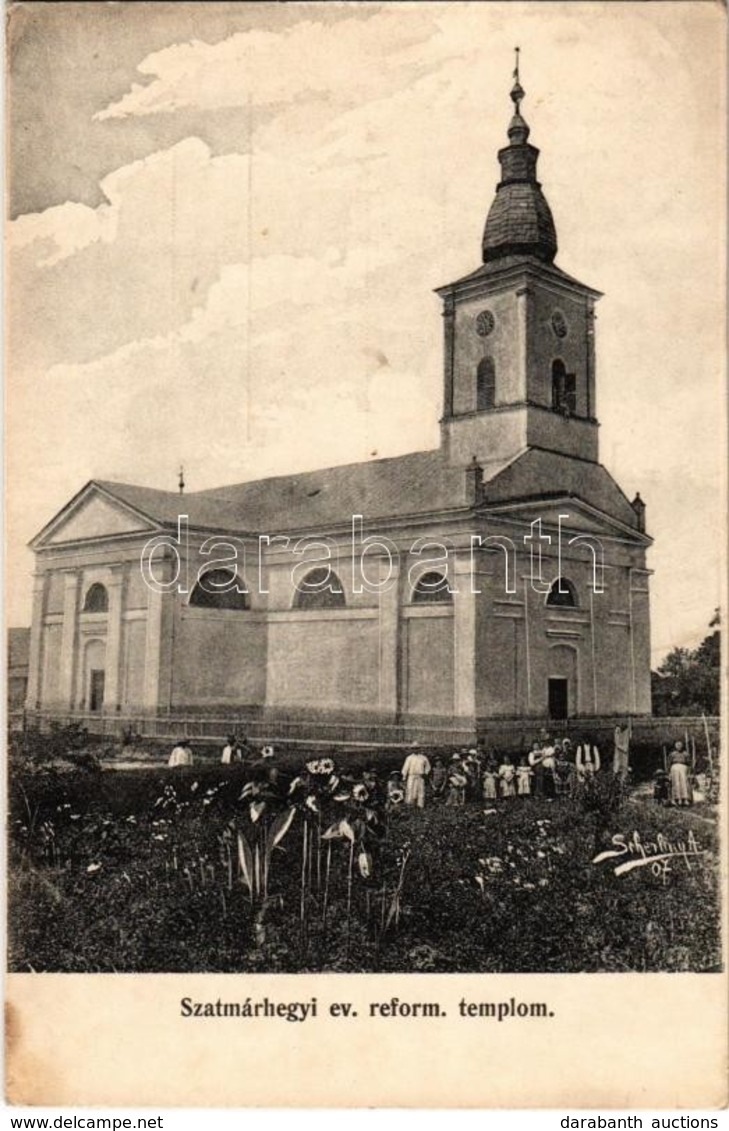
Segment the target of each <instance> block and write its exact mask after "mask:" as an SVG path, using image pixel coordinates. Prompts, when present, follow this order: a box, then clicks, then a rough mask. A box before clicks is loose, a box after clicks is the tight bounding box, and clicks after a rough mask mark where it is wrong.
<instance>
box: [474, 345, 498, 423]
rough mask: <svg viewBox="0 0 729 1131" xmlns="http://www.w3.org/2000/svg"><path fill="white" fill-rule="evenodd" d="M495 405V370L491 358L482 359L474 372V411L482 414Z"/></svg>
mask: <svg viewBox="0 0 729 1131" xmlns="http://www.w3.org/2000/svg"><path fill="white" fill-rule="evenodd" d="M495 404H496V370H495V369H494V362H493V358H490V357H484V358H482V359H481V361H479V363H478V370H477V372H476V411H477V412H483V411H484V410H485V409H487V408H493V407H494V405H495Z"/></svg>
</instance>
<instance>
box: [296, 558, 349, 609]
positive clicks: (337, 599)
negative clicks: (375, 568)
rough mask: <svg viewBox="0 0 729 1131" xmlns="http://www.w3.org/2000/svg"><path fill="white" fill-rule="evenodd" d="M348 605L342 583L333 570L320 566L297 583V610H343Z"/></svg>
mask: <svg viewBox="0 0 729 1131" xmlns="http://www.w3.org/2000/svg"><path fill="white" fill-rule="evenodd" d="M346 604H347V602H346V600H345V598H344V589H343V588H342V583H341V581H340V580H339V578H338V577H337V575H336V573H335V572H334V570H332V569H328V568H326V567H324V566H319V567H318V568H317V569H312V570H309V572H308V573H307V574H306V576H305V577H304V578H303V579H302V580H301V581H299V582H298V583H297V586H296V598H295V600H294V608H296V609H343V608H344V607H345V606H346Z"/></svg>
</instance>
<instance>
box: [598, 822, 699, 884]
mask: <svg viewBox="0 0 729 1131" xmlns="http://www.w3.org/2000/svg"><path fill="white" fill-rule="evenodd" d="M611 843H612V844H613V845H614V846H615V847H614V848H612V849H607V850H606V851H605V852H600V853H598V855H597V856H595V857H594V859H593V861H592V863H593V864H601V863H602V861H603V860H621V863H620V864H617V865H616V867H615V868H614V869H613V870H614V872H615V875H616V876H624V875H625V874H626V873H627V872H632V871H633V870H634V869H635V868H643V867H645V866H646V865H648V866H649V867H650V869H651V871H652V873H653V875H654V876H663V879H664V881H665V880H666V876H667V873H668V872H670V870H671V867H670V866H671V862H672V861H675V860H683V862H684V864H685V865H686V868H687V869H688V871H689V872H690V871H691V857H693V858H694V861H696V858H697V857H699V856H703V855H704V853H705V851H706V849H703V848H701V847H700V846H699V842H698V840H697V839H696V837H695V836H694V833H693V832H689V833H688V835H687V836H686V839H685V840H676V841H672V840H669V839H668V837H666V836H664V835H663V833H658V835H657V837H656V839H655V840H647V841H643V840H641V836H640V833H639V832H637V831H636V832H634V833H633V835H632V836H631V837H630V839H629V840H628V839H626V837H625V835H624V834H623V833H615V835H614V836H613V837H611ZM623 857H626V858H627V859H622V858H623Z"/></svg>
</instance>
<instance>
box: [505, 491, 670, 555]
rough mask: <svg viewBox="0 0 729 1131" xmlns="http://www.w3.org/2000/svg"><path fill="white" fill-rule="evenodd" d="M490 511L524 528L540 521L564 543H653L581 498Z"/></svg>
mask: <svg viewBox="0 0 729 1131" xmlns="http://www.w3.org/2000/svg"><path fill="white" fill-rule="evenodd" d="M489 511H490V512H491V513H495V514H503V515H504V517H505V518H508V519H510V520H516V521H518V522H519V523H521V524H523V525H524V526H531V525H532V523H535V522H537V520H540V521H541V530H542V531H543V532H544V533H545V534H550V535H552V536H553V537H555V536H556V534H557V531H558V530H560V529H561V530H562V536H563V538H564V539H565V540H569V539H570V538H571V537H573V536H577V535H581V534H584V535H593V536H594V537H595V538H619V539H621V540H623V541H625V540H627V541H630V542H635V543H636V544H640V545H642V546H645V545H647V544H648V543H649V542H650V539H649V538H647V537H646V535H644V534H640V533H639V532H638V531H637V530H635V529H632V528H630V527H628V526H627V525H625V524H623V523H622V522H619V521H617V520H616V519H615V518H614V517H612V516H610V515H607V514H605V513H604V512H603V511H600V510H598V509H597V508H595V507H593V506H590V504H589V503H586V502H584V501H583V500H582V499H578V498H574V497H573V496H568V495H566V496H565V497H564V498H561V499H560V498H556V499H550V500H549V501H546V500H545V501H536V500H535V501H530V502H528V503H527V502H524V503H512V504H504V505H502V506H498V507H490V508H489Z"/></svg>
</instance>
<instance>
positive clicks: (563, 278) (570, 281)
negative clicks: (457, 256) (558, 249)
mask: <svg viewBox="0 0 729 1131" xmlns="http://www.w3.org/2000/svg"><path fill="white" fill-rule="evenodd" d="M510 269H512V270H532V271H536V272H538V274H539V275H540V277H542V278H546V279H553V280H554V281H555V282H557V283H565V284H567V285H568V286H570V287H576V288H579V289H580V290H581V291H586V292H587V293H588V294H591V295H593V297H595V298H601V297H602V292H601V291H596V290H595V289H594V287H588V286H587V285H586V284H585V283H582V282H580V280H579V279H575V277H574V275H568V274H567V272H566V271H563V270H562V268H561V267H558V266H557V265H556V263H544V262H542V261H541V260H539V259H537V258H536V256H533V255H505V256H503V257H501V258H499V259H496V260H492V261H491V262H489V263H483V264H481V266H480V267H477V268H476V270H475V271H470V272H469V273H468V275H462V276H461V278H460V279H456V280H455V282H453V283H447V284H446V285H445V286H443V287H437V288H436V294H440V295H445V294H447V293H448V292H449V291H451V290H453V289H454V288H458V287H461V286H463V285H464V284H468V283H477V282H478V281H479V280H481V279H484V280H488V279H491V278H492V277H494V278H496V277H498V276H500V275H503V274H504V273H505V272H508V271H509V270H510Z"/></svg>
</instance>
